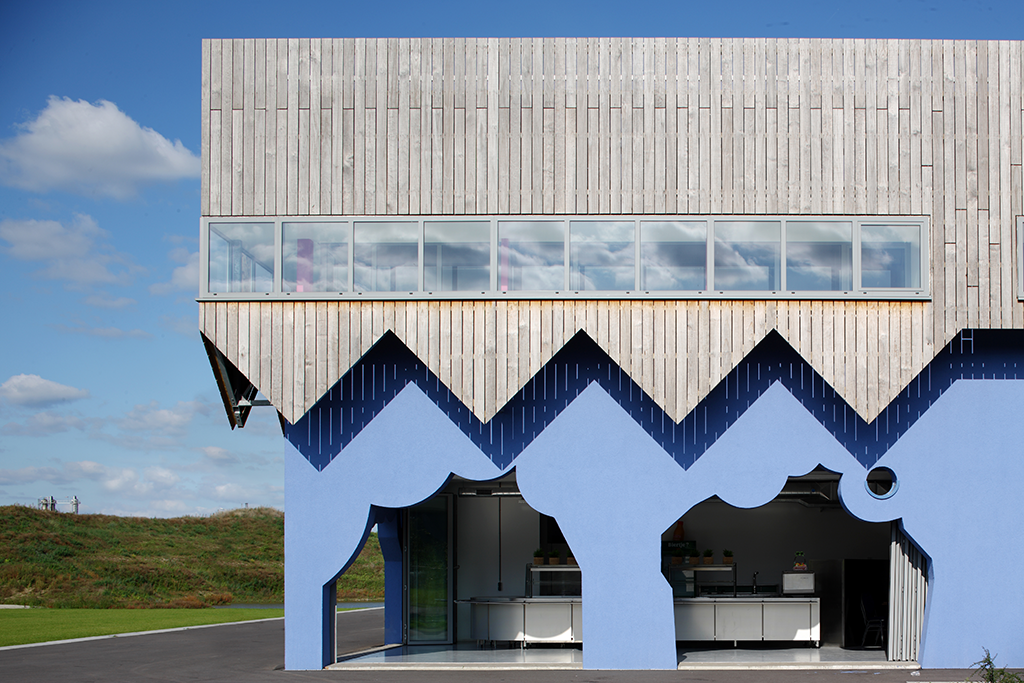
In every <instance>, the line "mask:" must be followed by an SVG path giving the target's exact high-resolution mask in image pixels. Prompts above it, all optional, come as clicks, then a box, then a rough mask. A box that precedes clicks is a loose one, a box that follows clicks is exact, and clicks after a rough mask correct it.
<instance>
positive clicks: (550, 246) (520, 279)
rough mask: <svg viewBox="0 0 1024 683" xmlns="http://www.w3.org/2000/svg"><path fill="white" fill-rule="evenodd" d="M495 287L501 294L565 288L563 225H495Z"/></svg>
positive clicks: (543, 222) (507, 223) (526, 223)
mask: <svg viewBox="0 0 1024 683" xmlns="http://www.w3.org/2000/svg"><path fill="white" fill-rule="evenodd" d="M498 288H499V289H500V290H501V291H503V292H508V291H545V290H546V291H560V290H563V289H565V224H564V223H562V222H561V221H557V222H556V221H508V222H501V223H498Z"/></svg>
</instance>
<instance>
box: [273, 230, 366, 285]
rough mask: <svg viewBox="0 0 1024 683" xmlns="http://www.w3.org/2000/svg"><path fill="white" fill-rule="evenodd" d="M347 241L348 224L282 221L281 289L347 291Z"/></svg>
mask: <svg viewBox="0 0 1024 683" xmlns="http://www.w3.org/2000/svg"><path fill="white" fill-rule="evenodd" d="M348 243H349V226H348V223H285V224H284V246H283V251H284V260H283V263H282V270H283V272H282V273H281V276H282V282H281V287H282V289H283V290H284V291H286V292H347V291H348Z"/></svg>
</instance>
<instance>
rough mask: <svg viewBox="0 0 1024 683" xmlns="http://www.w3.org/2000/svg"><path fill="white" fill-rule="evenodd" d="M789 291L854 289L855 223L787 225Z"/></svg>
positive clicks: (833, 222)
mask: <svg viewBox="0 0 1024 683" xmlns="http://www.w3.org/2000/svg"><path fill="white" fill-rule="evenodd" d="M786 289H789V290H800V291H805V292H837V291H839V292H842V291H849V290H851V289H853V223H849V222H841V221H828V222H826V221H817V222H811V221H800V222H794V221H790V222H788V223H786Z"/></svg>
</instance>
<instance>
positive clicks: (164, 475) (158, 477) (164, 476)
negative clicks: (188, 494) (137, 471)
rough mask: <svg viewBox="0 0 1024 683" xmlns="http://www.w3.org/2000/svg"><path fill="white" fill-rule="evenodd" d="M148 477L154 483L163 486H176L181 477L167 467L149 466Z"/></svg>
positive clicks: (147, 469)
mask: <svg viewBox="0 0 1024 683" xmlns="http://www.w3.org/2000/svg"><path fill="white" fill-rule="evenodd" d="M146 479H147V480H148V481H150V482H152V483H153V484H156V485H158V486H163V487H169V486H174V485H175V484H177V483H178V482H179V481H181V477H179V476H178V475H177V474H175V473H174V472H172V471H171V470H169V469H167V468H166V467H156V466H154V467H147V468H146Z"/></svg>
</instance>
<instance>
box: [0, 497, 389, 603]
mask: <svg viewBox="0 0 1024 683" xmlns="http://www.w3.org/2000/svg"><path fill="white" fill-rule="evenodd" d="M383 596H384V560H383V557H382V556H381V553H380V546H379V545H378V543H377V538H376V534H372V535H371V537H370V539H369V540H368V541H367V543H366V547H365V548H364V549H363V552H362V554H361V555H360V556H359V558H358V559H357V560H356V562H355V564H354V565H353V566H352V567H351V568H350V569H349V571H348V572H346V574H345V575H344V576H343V577H342V578H341V579H340V580H339V581H338V600H339V601H344V600H348V601H353V600H382V599H383ZM283 601H284V513H282V512H280V511H279V510H275V509H273V508H250V509H242V510H231V511H227V512H222V513H218V514H215V515H211V516H209V517H176V518H172V519H149V518H141V517H112V516H108V515H72V514H67V513H61V512H48V511H44V510H36V509H34V508H29V507H24V506H3V507H0V603H15V604H22V605H40V606H47V607H203V606H207V605H215V604H227V603H232V602H234V603H280V602H283Z"/></svg>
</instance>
